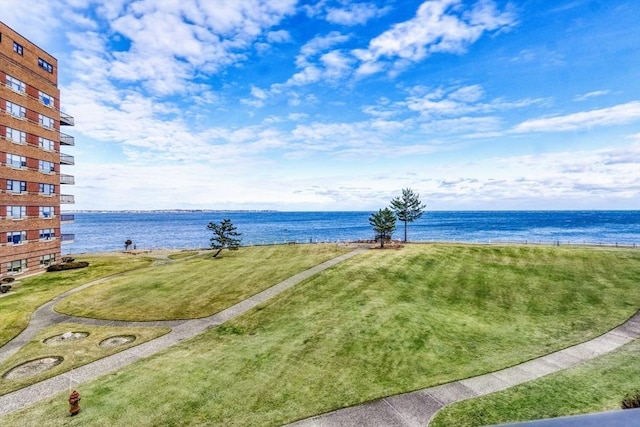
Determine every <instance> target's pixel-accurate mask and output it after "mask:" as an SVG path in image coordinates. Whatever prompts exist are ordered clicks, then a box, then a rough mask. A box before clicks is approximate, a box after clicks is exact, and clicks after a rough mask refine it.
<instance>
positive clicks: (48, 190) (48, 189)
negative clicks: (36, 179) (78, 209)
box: [38, 183, 56, 196]
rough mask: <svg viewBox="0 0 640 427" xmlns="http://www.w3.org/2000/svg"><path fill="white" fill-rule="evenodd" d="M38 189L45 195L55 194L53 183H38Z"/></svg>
mask: <svg viewBox="0 0 640 427" xmlns="http://www.w3.org/2000/svg"><path fill="white" fill-rule="evenodd" d="M38 191H39V192H40V194H44V195H45V196H50V195H52V194H56V186H55V185H53V184H42V183H40V184H38Z"/></svg>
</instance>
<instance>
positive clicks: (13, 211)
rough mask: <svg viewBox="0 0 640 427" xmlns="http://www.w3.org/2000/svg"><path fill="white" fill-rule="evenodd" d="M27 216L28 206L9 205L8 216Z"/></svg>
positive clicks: (19, 217) (17, 217)
mask: <svg viewBox="0 0 640 427" xmlns="http://www.w3.org/2000/svg"><path fill="white" fill-rule="evenodd" d="M26 217H27V207H26V206H7V218H11V219H21V218H26Z"/></svg>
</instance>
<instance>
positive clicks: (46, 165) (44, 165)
mask: <svg viewBox="0 0 640 427" xmlns="http://www.w3.org/2000/svg"><path fill="white" fill-rule="evenodd" d="M38 170H39V171H40V172H44V173H51V172H55V170H56V169H55V165H54V164H53V163H51V162H47V161H46V160H39V161H38Z"/></svg>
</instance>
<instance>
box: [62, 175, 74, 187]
mask: <svg viewBox="0 0 640 427" xmlns="http://www.w3.org/2000/svg"><path fill="white" fill-rule="evenodd" d="M75 183H76V179H75V177H74V176H73V175H64V174H60V184H70V185H73V184H75Z"/></svg>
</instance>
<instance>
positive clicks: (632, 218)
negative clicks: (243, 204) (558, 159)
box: [62, 211, 640, 253]
mask: <svg viewBox="0 0 640 427" xmlns="http://www.w3.org/2000/svg"><path fill="white" fill-rule="evenodd" d="M370 215H371V212H100V213H98V212H82V213H75V222H74V223H73V224H64V225H63V232H64V233H72V234H75V241H74V242H73V243H68V244H64V245H63V248H62V249H63V253H83V252H104V251H114V250H122V249H123V248H124V241H125V240H127V239H131V240H132V241H133V243H134V244H135V245H136V248H137V249H159V248H168V249H183V248H184V249H188V248H206V247H209V239H210V237H211V232H210V231H209V230H207V224H208V223H209V222H220V221H222V220H223V219H225V218H229V219H231V221H232V222H233V224H234V225H235V226H236V227H237V228H238V232H240V233H242V244H243V245H261V244H273V243H286V242H297V243H310V242H313V243H316V242H344V241H354V240H365V239H372V238H373V234H374V233H373V230H372V228H371V226H370V225H369V216H370ZM403 226H404V224H403V223H402V222H398V223H397V229H396V231H395V233H394V234H393V238H394V239H402V238H403V236H404V231H403ZM407 237H408V240H409V241H414V242H432V241H448V242H472V243H499V242H515V243H547V244H561V245H565V244H571V245H580V244H592V245H600V244H602V245H616V244H618V245H625V246H636V247H640V211H437V212H425V213H424V215H423V216H422V218H420V219H419V220H417V221H415V222H413V223H410V224H409V227H408V236H407Z"/></svg>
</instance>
